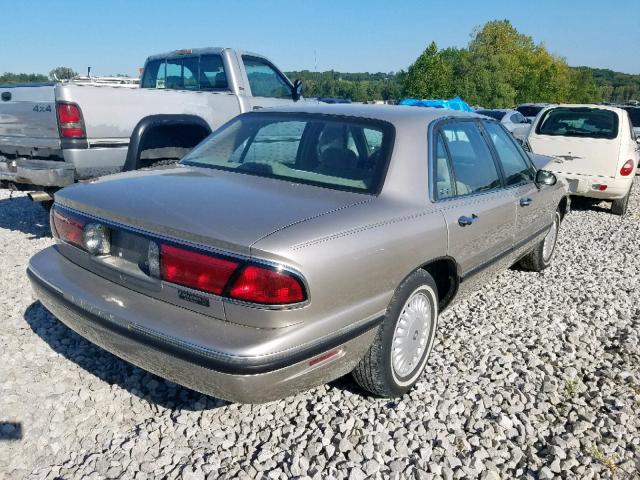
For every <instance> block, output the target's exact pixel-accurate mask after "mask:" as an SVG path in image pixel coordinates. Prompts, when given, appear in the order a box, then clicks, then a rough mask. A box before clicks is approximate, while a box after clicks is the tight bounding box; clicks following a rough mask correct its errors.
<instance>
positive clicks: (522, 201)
mask: <svg viewBox="0 0 640 480" xmlns="http://www.w3.org/2000/svg"><path fill="white" fill-rule="evenodd" d="M532 201H533V200H531V199H530V198H521V199H520V206H521V207H528V206H529V205H531V202H532Z"/></svg>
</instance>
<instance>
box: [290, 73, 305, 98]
mask: <svg viewBox="0 0 640 480" xmlns="http://www.w3.org/2000/svg"><path fill="white" fill-rule="evenodd" d="M303 90H304V83H302V80H300V79H299V78H298V79H296V80H295V81H294V82H293V89H292V90H291V98H293V101H294V102H297V101H298V100H300V99H301V98H302V91H303Z"/></svg>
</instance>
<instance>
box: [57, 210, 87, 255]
mask: <svg viewBox="0 0 640 480" xmlns="http://www.w3.org/2000/svg"><path fill="white" fill-rule="evenodd" d="M51 216H52V219H53V227H54V230H55V231H54V232H53V233H54V235H56V236H57V237H58V238H59V239H60V240H63V241H65V242H67V243H71V244H73V245H75V246H77V247H80V248H84V245H83V229H84V226H85V224H86V223H87V222H86V220H85V219H84V218H82V217H80V216H78V215H74V214H73V213H70V212H66V211H64V212H62V211H60V210H58V209H57V208H54V209H53V212H52V214H51Z"/></svg>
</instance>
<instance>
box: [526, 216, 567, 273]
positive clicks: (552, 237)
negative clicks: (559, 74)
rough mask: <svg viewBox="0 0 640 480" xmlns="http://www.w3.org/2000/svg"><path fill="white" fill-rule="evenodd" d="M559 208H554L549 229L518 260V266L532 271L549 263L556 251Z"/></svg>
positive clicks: (538, 270)
mask: <svg viewBox="0 0 640 480" xmlns="http://www.w3.org/2000/svg"><path fill="white" fill-rule="evenodd" d="M561 220H562V217H561V216H560V210H556V213H555V215H554V217H553V223H552V224H551V227H550V228H549V231H548V232H547V234H546V235H545V237H544V238H543V239H542V241H541V242H540V243H538V245H536V247H535V248H534V249H533V250H532V251H531V252H529V253H528V254H527V255H526V256H525V257H523V258H522V259H521V260H520V262H519V263H520V266H522V267H523V268H525V269H527V270H531V271H532V272H541V271H542V270H544V269H545V268H547V267H548V266H549V265H551V259H552V258H553V254H554V253H555V251H556V243H557V242H558V232H559V231H560V221H561Z"/></svg>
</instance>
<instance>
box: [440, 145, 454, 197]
mask: <svg viewBox="0 0 640 480" xmlns="http://www.w3.org/2000/svg"><path fill="white" fill-rule="evenodd" d="M436 192H437V194H438V199H439V200H441V199H443V198H449V197H453V196H454V195H455V193H456V191H455V188H454V186H453V175H452V174H451V169H450V167H449V158H448V156H447V149H446V148H445V146H444V139H443V138H442V135H440V134H439V133H438V134H437V135H436Z"/></svg>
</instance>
